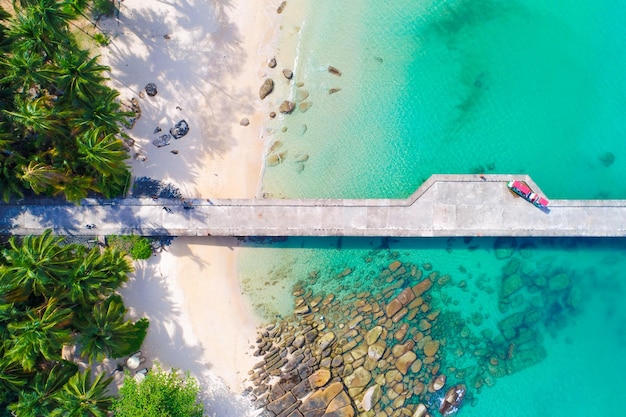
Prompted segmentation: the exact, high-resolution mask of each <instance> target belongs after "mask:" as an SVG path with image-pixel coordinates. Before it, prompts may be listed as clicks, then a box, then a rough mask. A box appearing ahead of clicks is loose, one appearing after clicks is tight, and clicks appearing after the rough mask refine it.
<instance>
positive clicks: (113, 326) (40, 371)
mask: <svg viewBox="0 0 626 417" xmlns="http://www.w3.org/2000/svg"><path fill="white" fill-rule="evenodd" d="M62 240H63V239H62V238H59V237H55V236H53V235H52V233H51V232H50V231H49V230H48V231H46V232H45V233H44V234H43V235H42V236H28V237H25V238H23V239H22V240H21V241H20V240H18V239H16V238H15V237H12V238H10V239H9V241H8V244H7V246H6V247H5V248H3V249H2V250H0V410H4V409H7V408H8V409H9V410H11V411H13V412H14V413H15V415H18V416H37V417H39V416H52V417H56V416H81V417H82V416H93V417H104V416H106V415H107V412H108V410H109V408H110V405H111V399H110V397H108V396H107V395H106V386H107V385H108V384H109V382H110V379H108V378H105V377H104V376H103V375H99V376H97V377H96V378H95V380H93V381H92V380H91V378H90V375H89V374H80V373H78V374H77V367H76V364H74V363H73V362H67V361H64V360H63V359H62V356H61V351H62V349H63V346H66V345H78V347H79V351H81V352H82V353H83V354H84V356H85V357H87V358H88V359H89V360H94V359H101V358H103V357H104V356H109V357H121V356H125V355H127V354H129V353H131V352H134V351H137V350H139V348H140V346H141V343H142V342H143V340H144V338H145V336H146V330H147V328H148V321H147V320H146V319H141V320H139V321H137V322H135V323H133V322H132V321H129V320H126V318H125V316H126V307H124V305H123V303H122V299H121V297H120V296H119V295H117V294H116V293H115V291H116V290H117V289H118V288H119V286H120V285H121V284H122V283H123V282H125V281H126V280H127V279H128V273H129V272H131V271H132V267H131V265H130V262H129V258H128V256H126V254H125V253H124V252H122V251H120V250H119V249H117V248H105V249H104V250H101V249H100V248H97V247H96V248H91V249H90V248H87V247H85V246H82V245H79V244H65V243H64V242H62ZM4 415H5V414H3V413H2V411H0V416H4Z"/></svg>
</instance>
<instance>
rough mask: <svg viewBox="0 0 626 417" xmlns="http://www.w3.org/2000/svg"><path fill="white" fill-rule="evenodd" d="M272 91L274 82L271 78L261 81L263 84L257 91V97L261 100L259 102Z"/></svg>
mask: <svg viewBox="0 0 626 417" xmlns="http://www.w3.org/2000/svg"><path fill="white" fill-rule="evenodd" d="M273 90H274V80H272V79H271V78H267V79H266V80H265V81H263V84H262V85H261V88H260V90H259V97H260V98H261V100H263V99H264V98H265V97H267V96H268V95H269V94H270V93H271V92H272V91H273Z"/></svg>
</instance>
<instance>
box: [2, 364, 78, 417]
mask: <svg viewBox="0 0 626 417" xmlns="http://www.w3.org/2000/svg"><path fill="white" fill-rule="evenodd" d="M77 371H78V366H77V365H76V364H75V363H73V362H68V361H60V362H57V363H56V364H54V365H53V366H52V367H51V368H50V369H48V370H47V371H46V372H40V373H38V374H37V375H35V377H34V378H33V381H32V382H31V384H30V386H29V387H28V389H23V390H21V391H20V393H19V399H18V401H17V402H15V403H13V404H11V405H9V407H8V408H9V410H11V411H12V412H13V414H14V415H15V416H19V417H44V416H51V414H52V412H53V411H54V410H55V409H56V408H57V406H58V401H57V392H58V391H59V390H60V389H61V388H62V387H63V386H64V385H65V384H66V383H67V382H68V381H69V380H70V378H71V377H72V376H73V375H74V374H75V373H76V372H77Z"/></svg>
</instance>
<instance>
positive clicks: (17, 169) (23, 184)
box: [0, 0, 134, 202]
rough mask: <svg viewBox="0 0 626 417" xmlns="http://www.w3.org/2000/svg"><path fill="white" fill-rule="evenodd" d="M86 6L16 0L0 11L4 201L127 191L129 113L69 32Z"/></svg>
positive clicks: (103, 69) (79, 1)
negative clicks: (29, 197)
mask: <svg viewBox="0 0 626 417" xmlns="http://www.w3.org/2000/svg"><path fill="white" fill-rule="evenodd" d="M107 3H109V4H113V3H112V2H107ZM88 4H89V2H87V1H84V0H74V1H59V0H16V1H14V2H13V5H14V9H13V11H12V13H11V14H9V13H7V12H6V11H5V10H2V9H1V8H0V190H2V198H3V199H4V200H5V201H7V200H9V199H10V198H12V197H23V196H26V195H31V194H43V195H49V196H62V197H64V198H65V199H67V200H68V201H72V202H78V201H80V200H81V199H82V198H85V197H86V196H88V195H90V194H99V195H103V196H105V197H107V198H111V197H116V196H120V195H123V194H124V193H125V192H126V191H127V189H128V186H129V182H130V170H129V167H128V165H127V162H126V161H127V160H128V150H127V149H128V147H127V145H126V144H125V143H124V140H126V139H127V136H125V134H124V133H123V130H122V128H123V127H124V126H127V125H128V123H129V119H130V118H132V117H134V113H132V112H127V111H123V109H122V105H121V103H120V100H119V93H117V92H116V91H115V90H113V89H111V88H110V87H108V86H107V85H106V81H107V80H108V77H107V73H108V72H109V71H110V68H109V67H107V66H105V65H102V64H100V63H99V62H98V57H97V56H96V57H94V56H90V54H89V52H88V51H86V50H83V49H81V48H80V46H79V45H78V42H77V41H76V39H75V37H74V35H73V34H72V31H71V30H70V24H73V21H74V20H76V19H77V18H78V17H80V16H84V12H85V11H86V8H87V7H88ZM92 7H93V8H95V7H96V4H95V3H94V4H93V6H92ZM103 36H104V35H103ZM105 39H106V37H104V38H102V39H101V40H102V41H104V40H105Z"/></svg>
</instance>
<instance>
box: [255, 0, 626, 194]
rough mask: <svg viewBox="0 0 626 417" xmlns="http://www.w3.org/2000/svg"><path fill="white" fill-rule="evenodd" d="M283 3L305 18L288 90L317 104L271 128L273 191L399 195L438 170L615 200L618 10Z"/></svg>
mask: <svg viewBox="0 0 626 417" xmlns="http://www.w3.org/2000/svg"><path fill="white" fill-rule="evenodd" d="M291 5H292V3H290V7H306V8H308V10H307V14H306V15H307V18H306V20H305V22H304V24H303V25H302V30H301V31H300V36H301V43H300V54H299V58H298V62H297V67H296V68H295V74H296V75H295V80H296V81H299V82H303V83H304V86H303V87H302V88H304V89H306V90H307V92H308V93H309V97H308V98H307V99H306V100H307V101H309V102H311V103H313V107H311V108H310V109H309V110H308V111H307V112H306V113H302V112H300V111H298V110H296V112H295V113H294V114H292V115H289V116H286V117H282V118H280V120H277V121H275V122H274V123H275V124H276V128H277V130H278V133H277V134H276V135H275V139H277V140H280V141H281V142H282V143H283V144H284V149H285V150H287V154H286V158H285V161H284V162H283V163H282V164H280V165H278V166H275V167H268V168H267V169H266V171H265V174H264V178H263V187H264V191H266V192H268V193H269V194H273V195H280V196H291V197H403V196H407V195H409V194H410V193H412V192H413V191H414V190H415V189H416V188H417V187H418V186H419V185H420V184H421V183H422V182H423V181H424V180H425V179H426V178H428V177H429V176H430V175H431V174H433V173H478V172H487V173H527V174H530V175H531V176H532V177H533V179H534V180H535V181H536V182H537V183H538V185H539V186H540V187H541V188H542V190H543V191H544V192H545V193H546V194H547V196H548V197H549V198H598V197H602V198H626V181H624V178H625V177H626V123H625V122H624V120H626V118H625V116H626V110H625V109H626V82H625V81H624V77H623V74H625V73H626V50H625V49H624V48H623V45H624V44H625V43H626V26H624V25H623V21H622V18H623V16H625V15H626V2H598V1H594V0H573V1H572V0H555V1H550V2H546V1H542V0H518V1H511V0H481V1H477V0H457V1H441V0H437V1H424V0H419V1H415V0H410V1H409V0H405V1H394V2H371V1H365V0H351V1H346V2H334V1H330V0H319V1H315V2H310V1H307V2H301V4H298V2H297V1H295V2H294V3H293V6H291ZM329 65H332V66H334V67H336V68H338V69H339V70H341V72H342V75H341V76H340V77H338V76H336V75H333V74H330V73H329V72H328V71H327V68H328V66H329ZM331 88H340V89H341V90H340V91H338V92H336V93H334V94H328V92H329V89H331ZM295 90H297V88H296V87H295V86H294V92H293V96H294V97H295ZM304 126H306V128H305V127H304ZM279 127H286V128H287V131H286V132H280V129H278V128H279ZM303 132H304V133H303ZM303 154H306V155H308V156H309V159H308V160H307V161H306V162H304V163H301V162H298V158H299V157H300V156H301V155H303Z"/></svg>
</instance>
